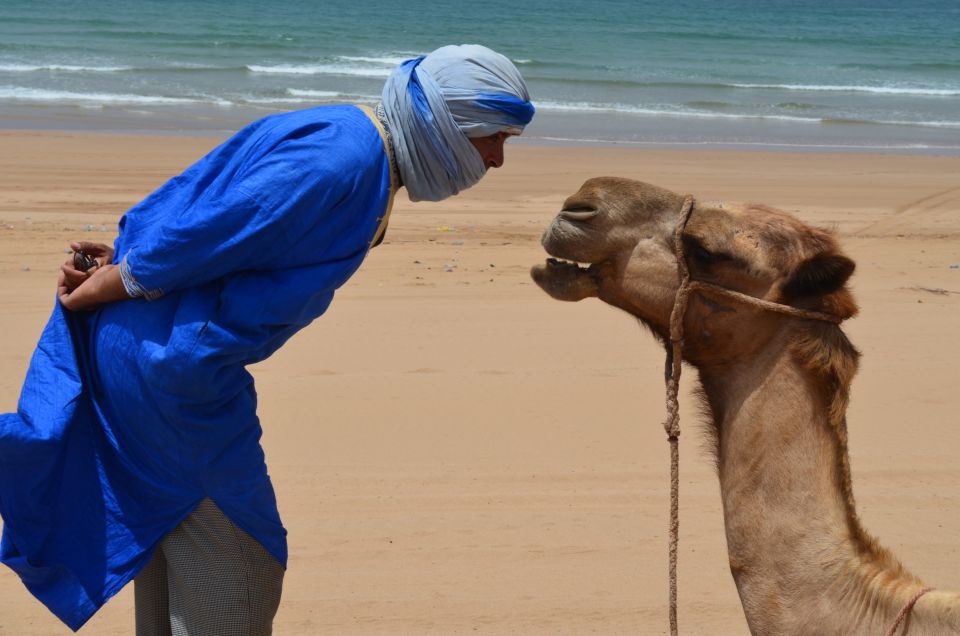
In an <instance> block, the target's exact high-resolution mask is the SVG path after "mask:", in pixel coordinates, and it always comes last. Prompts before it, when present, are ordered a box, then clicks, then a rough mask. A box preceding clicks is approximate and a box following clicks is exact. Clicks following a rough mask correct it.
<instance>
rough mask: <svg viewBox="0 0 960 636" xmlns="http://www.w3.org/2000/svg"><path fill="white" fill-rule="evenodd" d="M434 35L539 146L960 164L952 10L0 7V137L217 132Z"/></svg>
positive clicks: (501, 5)
mask: <svg viewBox="0 0 960 636" xmlns="http://www.w3.org/2000/svg"><path fill="white" fill-rule="evenodd" d="M449 43H480V44H485V45H487V46H490V47H491V48H494V49H496V50H497V51H500V52H501V53H503V54H505V55H507V56H508V57H509V58H510V59H512V60H513V61H514V63H516V65H517V66H518V68H519V69H520V70H521V72H522V73H523V75H524V77H525V78H526V79H527V81H528V84H529V87H530V91H531V94H532V98H533V101H534V103H535V105H536V107H537V111H538V114H537V116H536V118H535V120H534V122H533V124H532V125H531V126H530V127H529V128H528V134H527V135H526V137H527V138H528V139H532V140H534V141H538V142H542V143H601V144H610V143H617V144H632V145H641V146H642V145H650V146H658V145H667V146H684V145H706V146H723V147H743V148H750V147H756V148H764V147H775V148H793V149H813V150H845V149H852V150H868V151H885V152H927V153H938V154H954V155H956V154H960V0H911V1H910V2H904V1H903V0H869V1H867V0H832V1H828V0H820V1H812V0H764V1H760V0H724V1H723V2H721V1H719V0H676V1H673V2H667V1H652V0H595V1H593V2H590V1H589V0H526V1H521V0H485V1H484V2H476V3H466V2H461V1H456V2H452V1H451V2H441V1H429V0H403V1H397V2H383V1H380V2H376V1H369V0H325V1H319V0H314V1H307V0H303V1H299V2H298V1H293V0H288V1H285V2H279V1H275V0H257V1H256V2H254V1H252V0H203V1H199V0H72V1H71V0H61V1H55V0H0V127H7V128H10V127H40V128H78V129H107V130H123V131H140V132H153V131H174V132H196V133H206V132H215V133H226V132H229V131H231V130H236V129H237V128H239V127H240V126H242V125H243V124H244V123H246V122H247V121H250V120H252V119H255V118H257V117H260V116H262V115H265V114H268V113H271V112H278V111H281V110H288V109H295V108H306V107H310V106H313V105H317V104H325V103H342V102H357V103H366V104H372V103H375V102H376V101H377V100H378V98H379V93H380V89H381V87H382V85H383V81H384V80H385V78H386V77H387V75H388V74H389V73H390V71H391V69H392V68H393V67H394V66H395V65H396V64H397V63H399V62H401V61H402V60H404V59H408V58H410V57H414V56H417V55H422V54H425V53H427V52H429V51H431V50H433V49H434V48H436V47H438V46H442V45H444V44H449Z"/></svg>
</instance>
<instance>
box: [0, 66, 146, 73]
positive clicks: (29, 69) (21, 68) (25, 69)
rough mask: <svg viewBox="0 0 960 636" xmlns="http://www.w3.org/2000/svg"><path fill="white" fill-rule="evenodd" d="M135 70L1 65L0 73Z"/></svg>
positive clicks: (130, 67) (126, 68)
mask: <svg viewBox="0 0 960 636" xmlns="http://www.w3.org/2000/svg"><path fill="white" fill-rule="evenodd" d="M130 70H133V67H132V66H77V65H73V64H0V73H34V72H37V71H62V72H69V73H119V72H121V71H130Z"/></svg>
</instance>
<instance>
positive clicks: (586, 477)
mask: <svg viewBox="0 0 960 636" xmlns="http://www.w3.org/2000/svg"><path fill="white" fill-rule="evenodd" d="M217 141H218V140H216V139H207V138H189V137H163V136H152V137H123V136H115V135H106V134H103V135H82V134H66V133H28V132H15V133H14V132H8V133H0V147H2V148H3V152H2V153H0V276H2V278H3V283H2V290H3V293H2V294H0V360H2V367H0V368H2V372H0V410H3V411H10V410H13V409H14V408H15V406H16V400H17V396H18V394H19V389H20V384H21V382H22V379H23V376H24V373H25V371H26V367H27V363H28V360H29V356H30V354H31V351H32V348H33V346H34V343H35V342H36V339H37V337H38V335H39V333H40V330H41V328H42V327H43V324H44V322H45V320H46V317H47V315H48V313H49V310H50V306H51V303H52V302H53V299H54V280H55V276H56V271H57V267H58V265H59V263H60V262H61V261H62V260H63V259H64V258H65V256H66V255H65V248H66V245H67V243H68V241H70V240H72V239H87V240H101V241H109V240H112V238H113V236H114V234H113V230H112V229H111V228H114V227H115V226H116V221H117V219H118V218H119V216H120V214H122V212H123V211H124V210H125V209H126V208H127V207H128V206H130V205H131V204H133V203H135V202H136V201H137V200H139V199H140V198H142V197H143V196H144V195H146V194H147V193H148V192H150V191H151V190H152V189H153V188H154V187H156V186H157V185H159V184H160V183H162V182H163V181H164V180H165V179H166V178H168V177H169V176H172V175H173V174H175V173H177V172H178V171H180V170H181V169H183V168H184V167H186V166H187V165H188V164H189V163H190V162H192V161H193V160H195V159H196V158H197V157H199V156H200V155H201V154H203V153H204V152H205V151H206V150H207V149H209V148H210V147H212V146H213V145H214V144H215V143H217ZM596 175H621V176H628V177H633V178H638V179H642V180H645V181H649V182H652V183H655V184H658V185H661V186H665V187H668V188H671V189H674V190H676V191H678V192H691V193H693V194H695V195H696V196H698V197H700V198H702V199H713V200H724V201H731V202H732V201H757V202H763V203H766V204H769V205H772V206H775V207H779V208H781V209H784V210H787V211H791V212H794V213H796V214H797V215H798V216H800V217H801V218H802V219H804V220H806V221H808V222H811V223H814V224H817V225H823V226H830V227H833V228H835V229H836V230H837V232H838V233H839V235H840V237H841V241H842V244H843V245H844V247H845V249H846V250H847V251H848V253H849V254H850V255H851V256H852V257H853V258H854V259H855V260H856V261H857V262H858V269H857V273H856V275H855V277H854V279H853V287H854V290H855V293H856V296H857V298H858V300H859V303H860V307H861V311H862V313H861V315H860V316H859V317H858V318H856V319H854V320H852V321H850V322H849V323H848V324H847V326H846V329H847V332H848V333H849V334H850V336H851V338H852V339H853V341H854V342H855V344H856V345H857V346H858V347H859V348H860V350H861V351H862V352H863V355H864V357H863V362H862V370H861V372H860V374H859V376H858V378H857V380H856V381H855V382H854V386H853V401H852V406H851V409H850V413H849V428H850V451H851V456H852V466H853V478H854V489H855V492H856V495H857V500H858V505H859V511H860V515H861V518H862V520H863V523H864V525H865V527H866V528H867V530H868V531H869V532H871V533H872V534H875V535H876V536H878V537H879V538H880V539H881V541H882V542H883V543H884V544H885V545H886V546H887V547H889V548H891V549H892V550H893V551H894V552H896V553H897V554H898V555H899V556H900V558H901V559H902V560H903V562H904V563H905V564H906V565H907V566H908V567H909V568H910V569H912V570H913V571H914V572H915V573H917V574H918V575H920V576H921V577H922V578H923V579H924V580H925V581H926V582H928V583H929V584H931V585H934V586H936V587H939V588H953V589H958V588H960V550H958V543H957V541H956V537H957V536H958V533H960V488H958V486H960V464H958V462H957V459H956V458H957V457H958V455H960V421H958V418H957V415H956V412H957V409H958V408H960V391H957V390H956V387H955V385H956V378H957V377H958V372H960V362H958V360H960V337H958V335H957V330H958V329H960V321H958V319H957V315H958V310H960V269H957V267H956V265H957V264H960V248H958V246H960V214H958V212H960V187H958V184H960V180H958V175H960V159H958V158H936V157H907V156H883V155H852V154H829V155H824V154H808V153H795V154H773V153H761V152H732V151H711V150H643V149H621V148H595V149H591V148H564V147H536V146H527V145H519V144H517V145H514V146H512V147H510V148H508V155H507V164H506V167H504V168H503V169H501V170H498V171H495V173H493V174H491V175H490V176H489V177H487V178H486V179H485V181H484V182H483V183H482V184H480V185H479V186H477V187H475V188H474V189H472V190H470V191H469V192H467V193H465V194H463V195H461V196H459V197H456V198H454V199H452V200H449V201H447V202H444V203H440V204H411V203H409V202H408V201H407V200H406V199H405V197H403V196H401V197H399V198H398V202H397V206H396V208H395V210H394V216H393V222H392V224H391V226H390V230H389V232H388V235H387V239H386V243H385V244H384V245H382V246H381V247H378V248H377V249H375V250H374V251H373V253H372V254H371V255H370V257H369V258H368V259H367V262H366V263H365V264H364V265H363V267H362V268H361V270H360V272H359V273H358V274H357V275H356V276H355V277H354V278H353V279H352V280H351V281H350V282H349V283H348V284H347V285H346V286H345V287H344V288H343V289H342V290H341V292H340V293H339V294H338V297H337V299H336V300H335V301H334V303H333V305H332V306H331V308H330V310H329V311H328V313H327V314H326V315H325V316H323V317H322V318H321V319H320V320H318V321H317V322H316V323H315V324H314V325H312V326H311V327H309V328H307V329H305V330H304V331H303V332H301V333H300V334H298V335H297V336H296V337H295V338H294V339H293V340H292V341H290V342H289V343H288V344H287V345H286V346H285V348H284V349H283V350H281V351H280V352H279V353H278V354H277V355H275V356H274V357H273V358H271V359H270V360H268V361H266V362H264V363H262V364H260V365H257V366H256V367H255V368H254V369H253V372H254V375H255V376H256V379H257V386H258V389H259V395H260V400H261V408H260V414H261V418H262V420H263V423H264V439H263V444H264V447H265V449H266V453H267V460H268V464H269V466H270V470H271V474H272V476H273V478H274V482H275V485H276V487H277V491H278V497H279V502H280V509H281V513H282V514H283V517H284V519H285V522H286V525H287V527H288V529H289V532H290V535H289V541H290V554H291V557H290V563H289V566H290V567H289V571H288V573H287V577H286V581H285V584H284V597H283V602H282V604H281V607H280V611H279V614H278V615H277V619H276V631H275V633H276V634H279V635H281V636H282V635H285V634H423V633H434V634H453V633H468V632H469V633H484V634H508V633H509V634H582V633H599V634H621V633H630V634H661V633H665V632H666V629H667V613H666V607H665V605H666V599H667V584H666V532H665V530H666V527H667V523H666V515H667V509H668V501H667V477H668V461H667V454H668V449H667V444H666V441H665V439H664V434H663V431H662V428H661V422H662V420H663V416H664V407H663V389H662V375H661V373H662V368H663V355H662V352H661V351H660V350H658V348H657V346H655V344H654V342H653V340H652V338H651V337H650V336H649V335H647V334H646V333H645V332H644V330H643V329H641V328H640V327H638V325H637V323H636V322H635V321H634V320H633V319H632V318H630V317H629V316H627V315H626V314H624V313H622V312H620V311H618V310H615V309H613V308H611V307H608V306H606V305H603V304H602V303H600V302H599V301H597V300H595V299H593V300H589V301H584V302H581V303H576V304H567V303H560V302H557V301H554V300H551V299H550V298H548V297H547V296H546V295H545V294H543V293H542V292H541V291H540V290H539V289H538V288H537V287H536V286H535V285H533V283H532V282H531V281H530V279H529V276H528V273H527V272H528V270H529V267H530V266H531V265H532V264H533V263H536V262H538V261H540V260H541V259H542V258H543V257H544V254H543V253H542V250H541V249H540V246H539V242H538V239H539V235H540V232H541V231H542V229H543V228H544V226H545V225H546V223H547V222H548V221H549V219H550V218H551V217H552V216H553V215H554V214H555V213H556V211H557V210H558V209H559V207H560V204H561V202H562V201H563V199H564V198H565V197H566V196H567V195H569V194H571V193H572V192H574V191H575V190H576V189H577V188H578V187H579V185H580V183H581V182H582V181H583V180H584V179H586V178H588V177H590V176H596ZM695 376H696V374H695V373H692V372H691V373H687V374H685V376H684V385H685V386H684V395H683V400H682V417H683V419H682V421H681V425H682V427H683V429H684V434H683V437H682V439H681V464H682V467H681V471H682V474H681V529H682V532H681V540H680V572H679V574H680V594H679V596H680V626H681V631H682V633H685V634H711V635H716V634H732V635H733V634H746V633H747V628H746V623H745V621H744V619H743V614H742V611H741V608H740V604H739V600H738V597H737V593H736V589H735V587H734V584H733V581H732V579H731V577H730V575H729V571H728V569H727V562H726V556H725V555H726V551H725V540H724V535H723V520H722V515H721V508H720V497H719V489H718V486H717V481H716V477H715V474H714V472H713V469H712V463H711V458H710V456H709V455H708V454H707V453H706V452H705V451H704V450H702V448H701V445H702V441H703V439H704V436H703V435H702V434H701V432H700V428H701V426H700V424H699V423H698V421H697V420H698V414H697V408H696V405H695V402H694V401H693V399H692V398H691V397H690V395H689V389H690V387H692V386H693V383H694V382H695ZM132 591H133V590H132V586H128V587H127V588H126V589H124V590H123V591H122V592H121V593H120V594H119V595H118V596H117V597H115V598H114V599H113V600H111V601H110V602H109V603H108V604H107V605H106V606H105V607H104V608H103V609H102V610H101V611H100V612H99V613H98V614H97V615H96V616H95V617H94V618H93V619H92V620H91V621H90V622H89V623H88V624H87V626H85V627H84V628H83V630H82V631H81V633H83V634H91V635H98V636H99V635H108V634H130V633H132V629H133V594H132ZM0 633H2V634H16V635H18V636H27V635H32V634H37V635H39V634H43V635H51V634H66V633H69V630H67V629H66V628H65V627H63V626H62V625H60V624H59V623H58V621H57V620H56V619H55V618H53V616H52V615H50V614H49V613H48V612H47V611H46V609H45V608H44V607H43V606H42V605H40V604H39V603H38V602H37V601H36V600H34V599H33V598H32V597H31V596H30V595H29V594H28V593H27V592H26V591H25V589H24V588H23V586H22V585H21V584H20V582H19V580H18V579H17V578H16V577H15V576H14V575H13V574H12V572H10V571H9V570H7V569H5V568H4V569H3V570H0Z"/></svg>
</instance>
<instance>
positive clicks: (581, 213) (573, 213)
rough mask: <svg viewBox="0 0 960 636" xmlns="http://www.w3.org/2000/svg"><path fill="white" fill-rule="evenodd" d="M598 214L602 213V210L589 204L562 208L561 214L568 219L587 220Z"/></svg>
mask: <svg viewBox="0 0 960 636" xmlns="http://www.w3.org/2000/svg"><path fill="white" fill-rule="evenodd" d="M598 214H600V210H598V209H596V208H594V207H592V206H588V205H578V206H573V207H569V208H563V209H562V210H560V216H561V217H563V218H565V219H567V220H568V221H587V220H589V219H592V218H593V217H595V216H597V215H598Z"/></svg>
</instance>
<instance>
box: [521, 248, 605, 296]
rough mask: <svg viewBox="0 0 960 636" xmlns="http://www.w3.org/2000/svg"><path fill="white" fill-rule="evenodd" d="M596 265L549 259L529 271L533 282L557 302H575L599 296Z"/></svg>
mask: <svg viewBox="0 0 960 636" xmlns="http://www.w3.org/2000/svg"><path fill="white" fill-rule="evenodd" d="M595 274H596V265H586V266H585V265H581V264H580V263H576V262H573V261H567V260H563V259H559V258H553V257H550V258H548V259H547V260H546V262H544V263H542V264H539V265H534V266H533V267H532V268H531V269H530V276H531V278H533V281H534V282H535V283H536V284H537V285H538V286H539V287H540V289H542V290H543V291H545V292H547V293H548V294H549V295H550V296H552V297H553V298H556V299H557V300H567V301H577V300H583V299H584V298H590V297H591V296H597V295H598V294H599V285H598V282H597V278H596V275H595Z"/></svg>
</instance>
